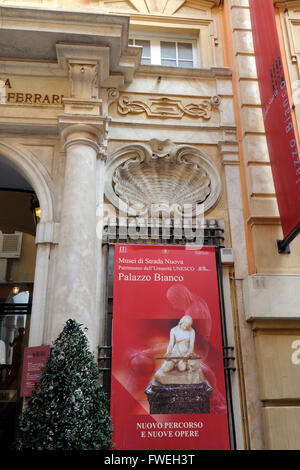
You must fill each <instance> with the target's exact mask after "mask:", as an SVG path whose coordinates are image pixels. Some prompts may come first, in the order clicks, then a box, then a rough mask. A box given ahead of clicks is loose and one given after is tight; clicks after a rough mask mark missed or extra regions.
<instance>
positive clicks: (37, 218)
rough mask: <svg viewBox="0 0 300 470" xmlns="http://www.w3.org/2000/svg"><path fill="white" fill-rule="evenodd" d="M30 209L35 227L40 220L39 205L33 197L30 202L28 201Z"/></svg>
mask: <svg viewBox="0 0 300 470" xmlns="http://www.w3.org/2000/svg"><path fill="white" fill-rule="evenodd" d="M30 209H31V212H32V215H33V220H34V224H35V226H37V224H38V223H39V221H40V219H41V208H40V203H39V201H38V199H37V197H36V196H35V195H33V196H32V198H31V201H30Z"/></svg>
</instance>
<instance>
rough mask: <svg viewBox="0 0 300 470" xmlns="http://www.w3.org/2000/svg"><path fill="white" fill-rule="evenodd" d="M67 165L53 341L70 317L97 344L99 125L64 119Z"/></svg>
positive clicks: (93, 347)
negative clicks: (69, 122) (70, 121)
mask: <svg viewBox="0 0 300 470" xmlns="http://www.w3.org/2000/svg"><path fill="white" fill-rule="evenodd" d="M62 127H63V129H62V137H63V139H64V142H65V144H64V145H65V151H66V167H65V182H64V192H63V200H62V212H61V222H60V234H59V246H58V258H57V269H56V273H57V274H56V289H55V301H54V311H53V319H52V331H51V338H52V340H53V339H55V338H56V337H57V335H58V334H59V333H60V332H61V331H62V329H63V326H64V324H65V322H66V321H67V320H68V319H74V320H76V321H77V322H79V323H80V324H82V325H83V326H84V327H86V328H88V330H87V336H88V339H89V342H90V347H91V349H92V350H93V351H95V349H96V346H97V333H96V332H97V330H98V328H97V319H96V307H95V296H96V262H95V256H96V253H95V251H96V248H95V247H96V159H97V155H98V152H99V144H98V142H99V137H100V135H101V124H99V125H88V124H87V125H83V124H82V123H81V124H67V123H66V122H64V123H63V126H62Z"/></svg>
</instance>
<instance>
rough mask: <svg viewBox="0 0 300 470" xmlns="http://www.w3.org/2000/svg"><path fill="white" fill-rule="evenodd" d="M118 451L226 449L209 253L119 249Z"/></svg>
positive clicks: (114, 398)
mask: <svg viewBox="0 0 300 470" xmlns="http://www.w3.org/2000/svg"><path fill="white" fill-rule="evenodd" d="M111 415H112V421H113V428H114V436H113V441H114V443H115V448H116V449H117V450H139V449H142V450H149V449H151V450H179V449H180V450H196V449H197V450H198V449H202V450H213V449H214V450H217V449H218V450H224V449H229V448H230V444H229V431H228V416H227V405H226V391H225V379H224V366H223V353H222V334H221V320H220V310H219V293H218V281H217V271H216V256H215V250H214V248H213V247H205V248H200V247H199V248H196V247H195V248H193V249H187V248H185V247H184V246H167V245H157V246H153V245H152V246H149V245H116V247H115V271H114V303H113V343H112V382H111Z"/></svg>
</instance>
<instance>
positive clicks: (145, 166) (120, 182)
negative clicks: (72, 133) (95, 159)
mask: <svg viewBox="0 0 300 470" xmlns="http://www.w3.org/2000/svg"><path fill="white" fill-rule="evenodd" d="M105 194H106V197H107V199H108V200H109V201H110V202H111V203H112V204H113V205H114V206H115V207H117V208H118V209H119V210H120V211H122V212H124V213H125V214H128V215H132V216H144V217H145V216H149V215H150V214H151V215H153V210H156V211H160V210H161V211H164V210H166V211H169V213H171V214H173V215H174V216H178V215H179V216H181V215H182V213H183V211H184V210H186V209H185V208H187V207H188V208H189V209H190V210H191V215H192V216H195V215H197V214H200V213H202V210H203V208H204V212H207V211H208V210H209V209H211V208H212V207H213V206H214V205H215V204H216V202H217V200H218V199H219V197H220V194H221V179H220V175H219V173H218V170H217V168H216V167H215V165H214V164H213V163H212V162H211V161H210V160H209V159H208V158H207V157H206V156H205V155H204V154H203V153H202V152H201V151H200V150H199V149H197V148H195V147H192V146H187V145H182V146H175V145H174V144H172V143H171V142H170V141H169V140H166V141H163V142H161V141H158V140H156V139H152V140H151V141H150V142H149V145H144V144H136V145H126V146H124V147H122V148H121V149H120V150H118V151H117V152H116V153H114V154H113V155H112V156H111V157H110V158H109V159H108V161H107V182H106V189H105ZM170 208H171V211H170Z"/></svg>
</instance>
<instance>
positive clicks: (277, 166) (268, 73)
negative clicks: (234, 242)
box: [249, 0, 300, 238]
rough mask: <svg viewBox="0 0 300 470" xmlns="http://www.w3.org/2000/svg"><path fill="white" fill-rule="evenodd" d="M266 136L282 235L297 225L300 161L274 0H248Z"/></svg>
mask: <svg viewBox="0 0 300 470" xmlns="http://www.w3.org/2000/svg"><path fill="white" fill-rule="evenodd" d="M249 5H250V15H251V23H252V34H253V44H254V52H255V60H256V67H257V75H258V84H259V91H260V97H261V103H262V110H263V119H264V124H265V131H266V138H267V144H268V150H269V156H270V162H271V168H272V174H273V180H274V186H275V191H276V196H277V202H278V209H279V214H280V219H281V224H282V229H283V234H284V238H287V237H290V236H291V235H293V234H295V233H296V232H297V231H298V229H299V226H300V161H299V154H298V149H297V142H296V137H295V132H294V127H293V121H292V113H291V107H290V103H289V99H288V92H287V84H286V78H285V75H284V70H283V63H282V57H281V51H280V44H279V39H278V33H277V28H276V21H275V14H274V4H273V0H249Z"/></svg>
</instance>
